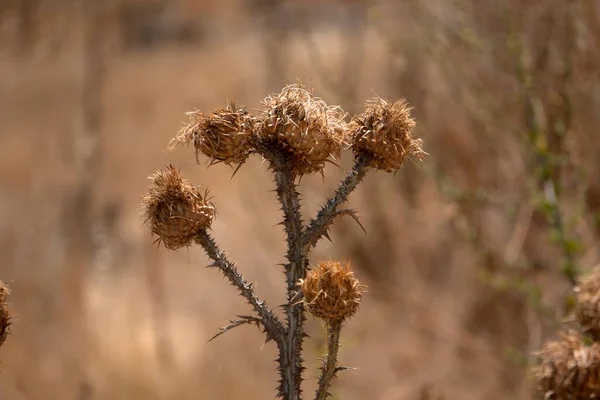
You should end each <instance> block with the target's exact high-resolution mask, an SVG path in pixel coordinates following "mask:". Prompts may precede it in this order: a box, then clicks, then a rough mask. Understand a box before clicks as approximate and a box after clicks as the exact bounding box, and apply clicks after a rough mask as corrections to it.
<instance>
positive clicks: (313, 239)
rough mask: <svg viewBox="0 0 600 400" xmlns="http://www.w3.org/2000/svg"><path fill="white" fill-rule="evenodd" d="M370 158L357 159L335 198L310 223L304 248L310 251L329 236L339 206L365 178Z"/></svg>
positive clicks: (303, 237)
mask: <svg viewBox="0 0 600 400" xmlns="http://www.w3.org/2000/svg"><path fill="white" fill-rule="evenodd" d="M369 161H370V157H369V156H368V155H363V156H360V157H357V158H356V161H355V162H354V166H353V167H352V170H351V171H350V172H349V173H348V175H347V176H346V178H345V179H344V180H343V181H342V183H340V185H339V186H338V188H337V190H336V192H335V194H334V195H333V197H331V198H329V199H328V200H327V202H326V203H325V205H323V207H322V208H321V210H320V211H319V212H318V214H317V216H316V217H315V218H314V219H313V220H312V221H310V223H309V225H308V227H307V228H306V229H305V230H304V232H302V247H303V248H305V249H307V250H308V249H310V248H311V247H314V246H316V244H317V243H318V241H319V239H321V238H322V237H323V236H325V235H326V234H327V230H328V229H329V226H330V225H331V224H332V223H333V220H334V219H335V217H337V216H338V215H339V213H338V206H339V205H340V204H342V203H344V202H345V201H346V200H347V199H348V196H349V195H350V193H352V192H353V191H354V189H356V187H357V186H358V184H359V183H360V182H361V181H362V180H363V178H364V177H365V175H366V173H367V170H368V164H369Z"/></svg>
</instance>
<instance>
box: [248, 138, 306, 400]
mask: <svg viewBox="0 0 600 400" xmlns="http://www.w3.org/2000/svg"><path fill="white" fill-rule="evenodd" d="M255 146H256V148H257V149H258V151H259V153H260V154H261V155H262V156H263V157H265V158H266V159H267V160H268V161H269V162H270V164H271V168H272V169H273V172H274V174H275V186H276V189H275V191H276V193H277V199H278V200H279V202H280V203H281V210H282V211H283V217H284V218H283V226H284V229H285V233H286V236H287V244H288V252H287V255H286V257H287V260H288V263H287V264H286V265H285V275H286V282H287V293H288V299H287V300H288V301H287V304H285V305H284V309H285V313H286V318H287V331H286V336H285V339H284V347H283V348H282V350H281V351H280V356H279V360H278V361H279V373H280V376H281V381H280V385H279V389H278V390H279V393H278V396H279V397H281V398H284V399H286V400H299V399H300V394H301V392H302V390H301V386H302V372H303V371H304V367H303V366H302V361H303V360H302V342H303V340H304V336H305V334H304V321H305V320H306V317H305V315H304V305H303V304H302V303H301V302H299V301H298V300H299V299H298V293H299V291H300V287H299V286H298V281H299V280H300V279H301V278H304V277H305V275H306V270H307V268H308V251H307V250H305V249H304V248H303V246H302V240H301V239H302V229H303V226H302V216H301V214H300V200H299V194H298V191H297V189H296V188H297V186H296V183H295V182H294V179H295V176H294V173H293V170H292V165H291V161H290V160H289V158H288V157H287V155H286V154H283V153H282V151H281V149H280V148H279V147H278V145H277V144H271V143H265V142H261V141H258V142H257V143H255Z"/></svg>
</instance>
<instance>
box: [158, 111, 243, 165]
mask: <svg viewBox="0 0 600 400" xmlns="http://www.w3.org/2000/svg"><path fill="white" fill-rule="evenodd" d="M188 114H189V115H190V122H189V123H188V124H187V125H186V126H184V127H183V128H182V129H181V130H180V131H179V134H178V135H177V136H176V137H175V138H174V139H173V140H171V144H170V148H173V147H175V146H177V145H178V144H183V143H186V144H189V143H190V142H191V143H193V144H194V148H195V149H196V157H198V153H202V154H204V155H206V156H208V157H210V159H211V160H212V161H217V162H224V163H225V164H227V165H229V164H232V163H233V164H241V163H243V162H244V161H246V158H248V156H249V155H250V154H251V153H252V152H253V150H254V149H253V147H252V144H251V142H252V135H253V134H254V126H255V119H254V117H252V116H251V115H250V114H249V113H248V112H247V111H246V110H245V109H244V108H238V107H236V106H235V104H233V103H230V104H228V105H227V107H226V108H225V109H220V110H216V111H215V112H213V113H212V114H210V115H205V114H202V113H200V112H197V111H192V112H190V113H188Z"/></svg>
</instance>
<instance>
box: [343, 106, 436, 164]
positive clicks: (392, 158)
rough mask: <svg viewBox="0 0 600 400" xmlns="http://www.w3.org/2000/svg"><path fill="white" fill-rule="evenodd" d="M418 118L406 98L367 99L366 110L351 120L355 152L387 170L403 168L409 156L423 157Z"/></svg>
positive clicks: (356, 154)
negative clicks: (416, 130) (416, 136)
mask: <svg viewBox="0 0 600 400" xmlns="http://www.w3.org/2000/svg"><path fill="white" fill-rule="evenodd" d="M414 127H415V121H414V119H412V117H411V116H410V107H409V105H408V103H407V102H406V101H405V100H399V101H397V102H395V103H393V104H390V103H388V102H387V101H385V100H383V99H382V98H380V97H374V98H371V99H369V100H367V102H366V104H365V112H364V113H363V114H362V115H360V116H358V117H357V118H355V119H354V120H353V121H352V123H351V124H350V130H351V133H352V144H351V148H352V150H353V151H354V155H355V156H356V157H359V156H361V155H367V156H369V157H370V163H369V165H370V166H371V167H374V168H377V169H381V170H384V171H387V172H393V171H395V170H397V169H399V168H400V166H401V165H402V163H403V162H404V160H405V159H406V158H407V157H415V158H417V159H421V158H422V157H424V156H425V154H426V153H425V152H424V151H423V149H422V148H421V145H422V140H421V139H414V138H413V137H412V132H413V129H414Z"/></svg>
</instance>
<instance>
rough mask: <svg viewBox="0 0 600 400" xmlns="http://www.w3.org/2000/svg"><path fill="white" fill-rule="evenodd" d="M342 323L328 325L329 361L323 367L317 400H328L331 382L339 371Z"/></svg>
mask: <svg viewBox="0 0 600 400" xmlns="http://www.w3.org/2000/svg"><path fill="white" fill-rule="evenodd" d="M341 330H342V323H341V322H340V321H334V322H329V323H327V359H326V360H325V361H323V365H322V366H321V376H320V378H319V388H318V389H317V396H316V397H315V400H326V399H327V396H328V395H329V393H328V391H329V387H330V386H331V381H332V380H333V378H334V377H335V374H336V373H337V371H338V368H337V355H338V350H339V348H340V332H341Z"/></svg>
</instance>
